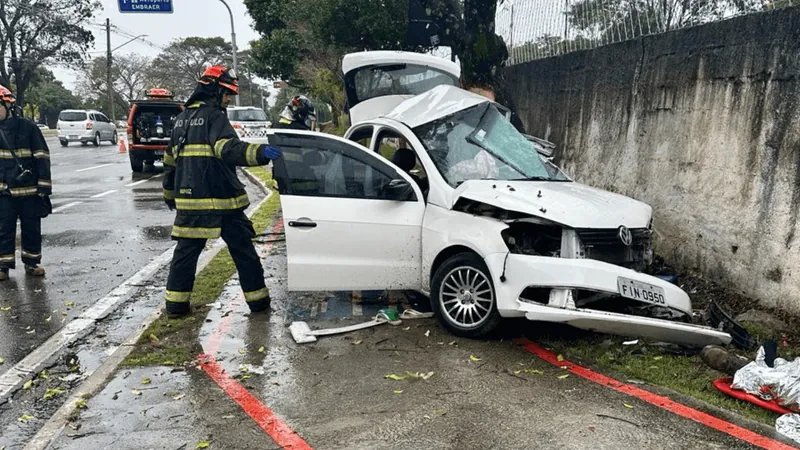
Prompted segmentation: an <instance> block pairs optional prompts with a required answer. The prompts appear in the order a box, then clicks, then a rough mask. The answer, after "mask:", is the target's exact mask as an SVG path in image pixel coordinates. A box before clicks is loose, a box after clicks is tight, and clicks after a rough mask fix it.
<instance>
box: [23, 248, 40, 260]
mask: <svg viewBox="0 0 800 450" xmlns="http://www.w3.org/2000/svg"><path fill="white" fill-rule="evenodd" d="M22 257H23V258H29V259H39V258H41V257H42V254H41V253H31V252H26V251H25V250H23V251H22Z"/></svg>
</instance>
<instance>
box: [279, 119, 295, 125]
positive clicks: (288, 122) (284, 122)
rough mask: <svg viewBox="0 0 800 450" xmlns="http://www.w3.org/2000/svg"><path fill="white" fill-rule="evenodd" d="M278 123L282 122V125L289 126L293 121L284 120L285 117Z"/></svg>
mask: <svg viewBox="0 0 800 450" xmlns="http://www.w3.org/2000/svg"><path fill="white" fill-rule="evenodd" d="M278 122H280V123H283V124H286V125H289V124H291V123H292V121H291V120H289V119H284V118H283V117H281V119H280V120H279V121H278Z"/></svg>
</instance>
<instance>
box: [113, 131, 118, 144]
mask: <svg viewBox="0 0 800 450" xmlns="http://www.w3.org/2000/svg"><path fill="white" fill-rule="evenodd" d="M118 140H119V138H118V137H117V130H114V134H112V135H111V145H117V142H118Z"/></svg>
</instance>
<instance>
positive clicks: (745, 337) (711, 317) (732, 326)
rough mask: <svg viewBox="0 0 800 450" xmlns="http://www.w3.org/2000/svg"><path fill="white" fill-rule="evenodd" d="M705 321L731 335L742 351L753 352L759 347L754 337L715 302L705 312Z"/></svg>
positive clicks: (734, 343)
mask: <svg viewBox="0 0 800 450" xmlns="http://www.w3.org/2000/svg"><path fill="white" fill-rule="evenodd" d="M705 319H706V322H707V323H708V325H709V326H711V327H713V328H716V329H718V330H720V331H724V332H726V333H728V334H730V335H731V338H733V341H732V342H733V345H735V346H737V347H739V348H741V349H744V350H753V349H755V348H756V346H757V345H758V344H757V342H756V340H755V339H754V338H753V336H751V335H750V333H749V332H748V331H747V330H746V329H745V328H744V327H743V326H742V325H741V324H739V323H738V322H736V321H735V320H734V319H733V318H732V317H731V316H730V315H729V314H728V313H726V312H725V311H723V309H722V308H721V307H720V306H719V305H718V304H717V302H715V301H713V300H712V301H711V302H710V304H709V306H708V309H707V310H706V311H705Z"/></svg>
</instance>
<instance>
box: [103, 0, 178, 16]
mask: <svg viewBox="0 0 800 450" xmlns="http://www.w3.org/2000/svg"><path fill="white" fill-rule="evenodd" d="M117 1H118V2H119V12H122V13H167V14H170V13H172V0H117Z"/></svg>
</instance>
